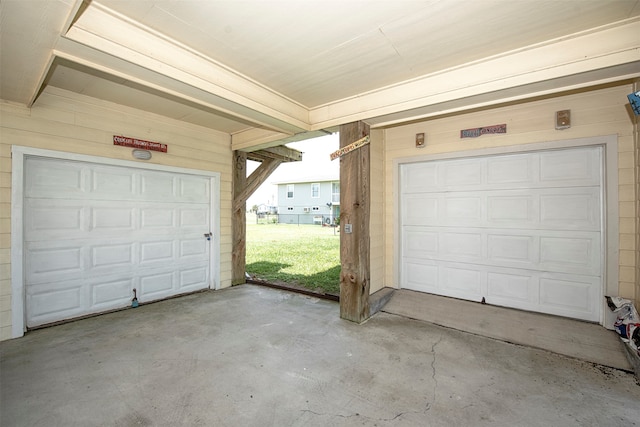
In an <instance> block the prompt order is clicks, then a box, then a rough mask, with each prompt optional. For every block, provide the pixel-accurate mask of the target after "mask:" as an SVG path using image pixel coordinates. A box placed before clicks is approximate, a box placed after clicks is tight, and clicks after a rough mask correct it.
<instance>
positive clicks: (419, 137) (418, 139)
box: [416, 133, 425, 148]
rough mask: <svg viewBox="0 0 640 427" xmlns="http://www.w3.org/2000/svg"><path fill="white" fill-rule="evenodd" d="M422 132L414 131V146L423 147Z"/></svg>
mask: <svg viewBox="0 0 640 427" xmlns="http://www.w3.org/2000/svg"><path fill="white" fill-rule="evenodd" d="M424 145H425V143H424V133H416V148H424Z"/></svg>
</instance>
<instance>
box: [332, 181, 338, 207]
mask: <svg viewBox="0 0 640 427" xmlns="http://www.w3.org/2000/svg"><path fill="white" fill-rule="evenodd" d="M331 203H340V183H339V182H333V183H332V184H331Z"/></svg>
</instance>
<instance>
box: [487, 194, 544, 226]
mask: <svg viewBox="0 0 640 427" xmlns="http://www.w3.org/2000/svg"><path fill="white" fill-rule="evenodd" d="M537 217H538V215H537V203H536V200H535V199H534V196H532V195H519V194H514V195H512V196H508V195H487V222H488V224H493V225H498V224H500V225H501V226H507V225H509V224H511V225H512V226H518V227H522V225H523V224H534V223H535V219H536V218H537Z"/></svg>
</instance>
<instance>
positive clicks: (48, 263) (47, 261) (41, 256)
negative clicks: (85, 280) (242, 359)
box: [25, 242, 85, 281]
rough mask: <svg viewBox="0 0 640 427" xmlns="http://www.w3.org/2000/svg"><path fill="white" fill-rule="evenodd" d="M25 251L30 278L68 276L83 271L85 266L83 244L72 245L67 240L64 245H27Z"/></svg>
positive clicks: (34, 279) (36, 279) (35, 279)
mask: <svg viewBox="0 0 640 427" xmlns="http://www.w3.org/2000/svg"><path fill="white" fill-rule="evenodd" d="M25 253H26V259H27V263H26V265H25V267H26V269H27V272H28V273H27V279H28V280H33V281H38V279H39V278H46V277H51V276H57V277H66V275H69V274H76V273H80V272H82V270H83V269H84V267H85V262H84V253H85V250H84V248H83V247H82V246H81V245H70V244H69V243H67V242H65V244H63V245H62V246H54V245H53V244H45V245H39V246H38V247H34V245H27V247H26V248H25Z"/></svg>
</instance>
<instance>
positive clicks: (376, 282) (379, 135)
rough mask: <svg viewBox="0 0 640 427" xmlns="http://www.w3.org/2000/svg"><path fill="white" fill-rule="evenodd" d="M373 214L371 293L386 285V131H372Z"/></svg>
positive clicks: (370, 240) (371, 222)
mask: <svg viewBox="0 0 640 427" xmlns="http://www.w3.org/2000/svg"><path fill="white" fill-rule="evenodd" d="M370 136H371V143H370V145H371V152H370V154H371V179H370V181H369V185H370V186H371V216H370V218H369V226H370V227H371V233H370V234H369V242H370V245H371V247H370V249H369V251H370V253H369V259H370V260H371V261H370V264H369V265H370V266H371V267H370V268H371V270H370V280H369V282H370V285H371V287H370V289H369V292H370V293H374V292H376V291H378V290H380V289H382V288H383V287H384V286H385V284H384V283H385V280H384V224H385V223H384V206H385V192H384V168H383V164H384V132H383V131H382V130H374V131H371V135H370Z"/></svg>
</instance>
